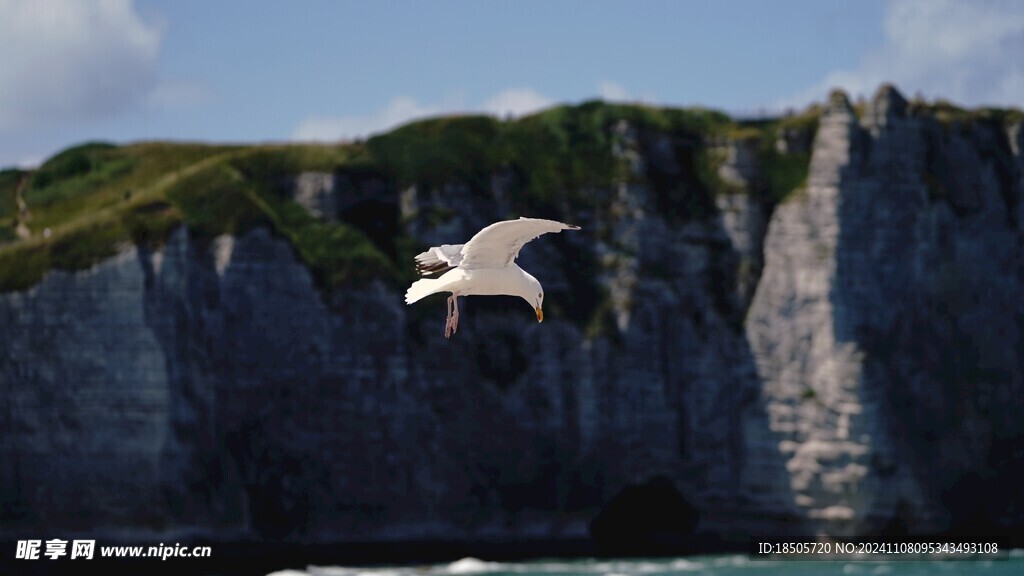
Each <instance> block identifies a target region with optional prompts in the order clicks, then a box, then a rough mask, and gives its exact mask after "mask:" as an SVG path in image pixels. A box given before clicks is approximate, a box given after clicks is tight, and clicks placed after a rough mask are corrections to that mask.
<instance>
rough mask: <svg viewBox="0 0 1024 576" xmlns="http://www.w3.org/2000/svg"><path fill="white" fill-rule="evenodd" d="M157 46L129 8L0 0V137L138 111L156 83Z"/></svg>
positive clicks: (156, 33) (154, 34) (155, 35)
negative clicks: (42, 126)
mask: <svg viewBox="0 0 1024 576" xmlns="http://www.w3.org/2000/svg"><path fill="white" fill-rule="evenodd" d="M160 39H161V32H160V30H159V28H158V27H156V26H153V25H149V24H146V23H145V22H143V21H142V20H141V19H140V18H139V16H138V14H137V13H136V11H135V8H134V6H133V5H132V3H131V2H130V0H94V1H89V2H81V1H79V0H47V1H45V2H38V1H34V0H0V41H2V42H3V50H0V130H10V129H17V128H24V127H30V126H31V127H36V126H39V125H40V124H44V123H49V122H52V123H61V122H68V121H75V120H87V119H93V118H101V117H105V116H109V115H112V114H115V113H117V112H120V111H123V110H125V109H129V108H131V107H133V106H136V105H139V104H140V103H142V102H143V101H144V100H145V98H146V97H147V95H148V94H149V93H150V91H151V90H152V89H153V87H154V86H155V85H156V83H157V76H156V60H157V52H158V50H159V46H160Z"/></svg>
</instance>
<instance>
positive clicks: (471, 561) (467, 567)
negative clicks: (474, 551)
mask: <svg viewBox="0 0 1024 576" xmlns="http://www.w3.org/2000/svg"><path fill="white" fill-rule="evenodd" d="M500 567H501V564H498V563H496V562H484V561H483V560H480V559H479V558H463V559H461V560H456V561H455V562H452V563H451V564H449V565H448V567H447V569H446V570H443V571H442V572H443V573H446V574H479V573H481V572H494V571H496V570H498V569H499V568H500Z"/></svg>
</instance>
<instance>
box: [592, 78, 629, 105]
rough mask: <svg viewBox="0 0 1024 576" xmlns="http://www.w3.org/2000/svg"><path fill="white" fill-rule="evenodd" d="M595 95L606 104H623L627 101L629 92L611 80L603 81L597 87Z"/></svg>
mask: <svg viewBox="0 0 1024 576" xmlns="http://www.w3.org/2000/svg"><path fill="white" fill-rule="evenodd" d="M597 95H598V96H600V97H601V99H602V100H607V101H608V102H623V101H626V100H629V92H627V91H626V89H625V88H623V87H622V86H621V85H620V84H617V83H615V82H612V81H611V80H603V81H601V83H600V84H598V85H597Z"/></svg>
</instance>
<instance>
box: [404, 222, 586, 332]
mask: <svg viewBox="0 0 1024 576" xmlns="http://www.w3.org/2000/svg"><path fill="white" fill-rule="evenodd" d="M579 229H580V227H579V226H573V225H571V224H563V223H561V222H555V221H554V220H540V219H537V218H520V219H518V220H504V221H502V222H495V223H494V224H491V225H490V226H488V227H486V228H484V229H483V230H481V231H479V232H477V233H476V235H475V236H473V237H472V238H470V239H469V242H466V243H465V244H442V245H441V246H434V247H432V248H430V249H428V250H427V251H426V252H423V253H421V254H420V255H418V256H416V271H417V272H419V273H420V274H421V275H423V276H427V275H430V274H436V273H438V272H445V271H447V272H445V273H444V274H443V275H441V277H440V278H424V279H422V280H417V281H415V282H413V283H412V286H410V287H409V289H408V290H407V291H406V292H405V303H406V304H412V303H413V302H416V301H418V300H420V299H422V298H425V297H427V296H429V295H431V294H436V293H438V292H451V293H452V295H451V296H449V297H448V318H447V319H446V320H445V324H444V337H445V338H448V337H450V336H451V335H452V334H453V333H454V332H455V331H456V330H458V328H459V300H458V298H459V296H497V295H503V294H504V295H508V296H519V297H520V298H522V299H523V300H526V303H527V304H529V305H530V306H531V307H533V309H534V311H536V313H537V322H541V321H543V320H544V312H543V310H541V307H542V306H543V304H544V289H543V288H541V285H540V282H538V281H537V279H536V278H534V277H533V276H531V275H530V274H529V273H528V272H526V271H524V270H523V269H522V268H520V267H519V266H518V265H517V264H516V263H515V260H516V257H517V256H519V250H520V249H521V248H522V247H523V244H526V243H527V242H529V241H530V240H533V239H534V238H536V237H538V236H540V235H541V234H547V233H548V232H561V231H562V230H579Z"/></svg>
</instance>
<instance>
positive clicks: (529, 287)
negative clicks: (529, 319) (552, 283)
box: [519, 272, 544, 322]
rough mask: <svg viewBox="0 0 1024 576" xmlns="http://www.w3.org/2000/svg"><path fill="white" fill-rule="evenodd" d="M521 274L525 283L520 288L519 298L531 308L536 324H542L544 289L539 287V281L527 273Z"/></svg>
mask: <svg viewBox="0 0 1024 576" xmlns="http://www.w3.org/2000/svg"><path fill="white" fill-rule="evenodd" d="M523 274H525V282H523V284H522V285H521V286H520V290H519V297H520V298H522V299H523V300H526V303H527V304H529V305H530V306H532V307H533V311H534V312H536V313H537V322H543V321H544V310H543V307H544V288H543V287H542V286H541V285H540V281H538V280H537V279H536V278H534V277H533V276H531V275H530V274H529V273H527V272H524V273H523Z"/></svg>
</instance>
